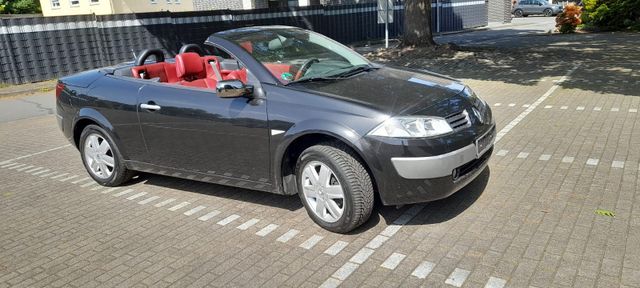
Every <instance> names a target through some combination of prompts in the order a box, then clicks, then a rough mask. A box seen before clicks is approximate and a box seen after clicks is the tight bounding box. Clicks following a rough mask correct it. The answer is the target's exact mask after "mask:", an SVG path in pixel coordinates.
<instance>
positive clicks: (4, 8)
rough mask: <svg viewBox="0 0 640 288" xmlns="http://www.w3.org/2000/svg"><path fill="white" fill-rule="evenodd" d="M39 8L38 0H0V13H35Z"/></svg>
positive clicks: (38, 11)
mask: <svg viewBox="0 0 640 288" xmlns="http://www.w3.org/2000/svg"><path fill="white" fill-rule="evenodd" d="M40 12H42V11H41V10H40V2H39V1H38V0H0V14H36V13H40Z"/></svg>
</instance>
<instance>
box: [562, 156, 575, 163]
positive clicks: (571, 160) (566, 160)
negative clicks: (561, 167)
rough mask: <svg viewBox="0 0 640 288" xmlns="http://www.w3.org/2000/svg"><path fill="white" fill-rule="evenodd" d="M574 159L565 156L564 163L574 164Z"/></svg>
mask: <svg viewBox="0 0 640 288" xmlns="http://www.w3.org/2000/svg"><path fill="white" fill-rule="evenodd" d="M573 159H574V158H573V157H571V156H564V157H562V163H572V162H573Z"/></svg>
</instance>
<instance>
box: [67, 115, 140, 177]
mask: <svg viewBox="0 0 640 288" xmlns="http://www.w3.org/2000/svg"><path fill="white" fill-rule="evenodd" d="M78 146H79V147H78V148H79V149H80V157H82V163H83V164H84V167H85V169H87V172H88V173H89V176H91V178H93V180H95V181H96V182H98V184H100V185H102V186H119V185H121V184H123V183H125V182H127V181H129V180H131V178H132V177H133V176H134V175H135V171H131V170H129V169H127V167H126V166H125V165H124V161H123V158H122V155H121V154H120V150H118V147H116V145H115V142H114V141H113V139H112V138H111V136H110V135H109V133H108V132H107V131H106V130H104V129H102V127H100V126H97V125H88V126H87V127H85V128H84V130H82V134H80V143H79V145H78Z"/></svg>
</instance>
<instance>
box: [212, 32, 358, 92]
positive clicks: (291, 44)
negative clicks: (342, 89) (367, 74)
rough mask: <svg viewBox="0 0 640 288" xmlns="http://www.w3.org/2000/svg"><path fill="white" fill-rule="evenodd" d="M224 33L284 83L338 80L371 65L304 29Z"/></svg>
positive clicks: (352, 52)
mask: <svg viewBox="0 0 640 288" xmlns="http://www.w3.org/2000/svg"><path fill="white" fill-rule="evenodd" d="M220 36H221V37H222V38H225V39H227V40H230V41H232V42H235V43H236V44H238V45H239V46H241V47H243V48H244V49H245V50H246V51H247V52H249V53H251V55H252V56H253V57H254V58H255V59H256V60H258V61H259V62H260V63H262V64H263V65H264V66H265V67H266V68H267V69H269V71H271V73H272V74H273V75H274V76H275V77H276V78H278V79H279V80H280V82H282V83H283V84H289V83H292V82H302V81H313V80H323V79H338V78H340V77H344V76H350V75H351V74H353V73H356V72H360V71H367V70H368V69H369V68H371V65H370V64H369V62H368V61H367V60H366V59H365V58H364V57H362V56H360V55H359V54H357V53H355V52H354V51H352V50H351V49H349V48H347V47H345V46H343V45H342V44H340V43H338V42H336V41H333V40H331V39H329V38H327V37H325V36H322V35H320V34H318V33H315V32H311V31H307V30H303V29H295V28H272V29H265V28H247V29H242V30H240V31H236V32H234V33H224V34H221V35H220Z"/></svg>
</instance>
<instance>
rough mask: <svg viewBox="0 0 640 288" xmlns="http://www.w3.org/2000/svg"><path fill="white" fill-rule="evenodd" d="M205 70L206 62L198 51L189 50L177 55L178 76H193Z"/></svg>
mask: <svg viewBox="0 0 640 288" xmlns="http://www.w3.org/2000/svg"><path fill="white" fill-rule="evenodd" d="M203 71H204V63H202V59H201V58H200V55H198V53H193V52H187V53H182V54H178V55H176V74H177V76H178V78H180V79H183V78H185V77H187V78H188V77H193V76H197V75H199V74H201V73H202V72H203Z"/></svg>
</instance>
